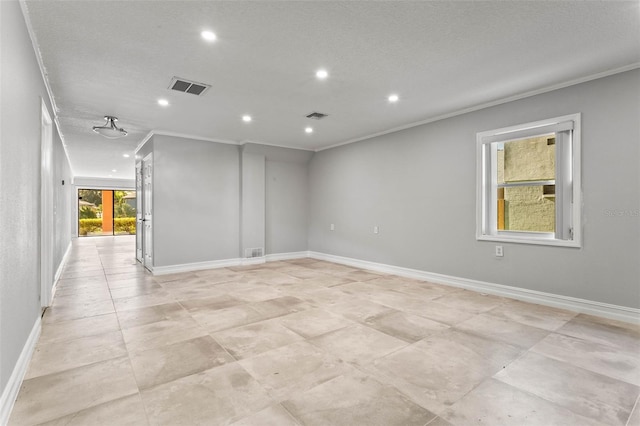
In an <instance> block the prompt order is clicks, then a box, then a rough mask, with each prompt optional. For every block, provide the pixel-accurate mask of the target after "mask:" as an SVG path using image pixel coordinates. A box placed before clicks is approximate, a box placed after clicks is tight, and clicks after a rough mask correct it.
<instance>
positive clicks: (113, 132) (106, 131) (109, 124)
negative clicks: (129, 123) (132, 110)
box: [93, 115, 127, 139]
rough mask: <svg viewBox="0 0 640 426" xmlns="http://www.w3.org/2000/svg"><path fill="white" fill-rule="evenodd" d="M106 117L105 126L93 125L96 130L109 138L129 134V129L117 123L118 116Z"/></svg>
mask: <svg viewBox="0 0 640 426" xmlns="http://www.w3.org/2000/svg"><path fill="white" fill-rule="evenodd" d="M104 119H105V120H106V122H105V123H104V126H93V131H94V132H96V133H97V134H99V135H102V136H104V137H105V138H107V139H118V138H123V137H125V136H127V131H126V130H125V129H123V128H122V127H118V126H117V125H116V121H118V118H117V117H112V116H110V115H105V116H104Z"/></svg>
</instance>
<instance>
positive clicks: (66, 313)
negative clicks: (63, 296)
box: [42, 300, 115, 323]
mask: <svg viewBox="0 0 640 426" xmlns="http://www.w3.org/2000/svg"><path fill="white" fill-rule="evenodd" d="M114 312H115V308H114V307H113V301H111V300H98V301H91V302H84V303H74V304H70V305H55V304H54V305H53V306H52V307H50V308H48V309H47V310H46V312H45V314H44V316H43V317H42V320H43V322H45V323H52V322H57V321H68V320H72V319H78V318H87V317H93V316H96V315H104V314H112V313H114Z"/></svg>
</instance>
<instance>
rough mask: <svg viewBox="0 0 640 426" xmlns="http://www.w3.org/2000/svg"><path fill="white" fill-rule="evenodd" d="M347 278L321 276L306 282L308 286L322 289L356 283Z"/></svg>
mask: <svg viewBox="0 0 640 426" xmlns="http://www.w3.org/2000/svg"><path fill="white" fill-rule="evenodd" d="M354 281H355V280H352V279H350V278H347V277H341V276H336V275H329V274H322V275H321V276H317V277H314V278H309V279H307V280H305V282H306V283H307V284H313V285H319V286H322V287H335V286H337V285H342V284H348V283H351V282H354Z"/></svg>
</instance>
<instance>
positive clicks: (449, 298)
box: [434, 290, 505, 314]
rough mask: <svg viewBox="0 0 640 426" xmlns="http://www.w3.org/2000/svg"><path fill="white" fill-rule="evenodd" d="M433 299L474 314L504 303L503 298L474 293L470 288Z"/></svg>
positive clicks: (441, 303)
mask: <svg viewBox="0 0 640 426" xmlns="http://www.w3.org/2000/svg"><path fill="white" fill-rule="evenodd" d="M434 301H435V302H436V303H438V304H440V305H445V306H448V307H450V308H455V309H460V310H462V311H468V312H472V313H476V314H479V313H482V312H486V311H488V310H490V309H493V308H495V307H497V306H500V305H502V304H503V303H505V299H504V298H502V297H498V296H493V295H491V294H482V293H476V292H475V291H470V290H460V291H456V292H453V293H449V294H447V295H445V296H442V297H439V298H437V299H435V300H434Z"/></svg>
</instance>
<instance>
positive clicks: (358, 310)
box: [326, 298, 398, 322]
mask: <svg viewBox="0 0 640 426" xmlns="http://www.w3.org/2000/svg"><path fill="white" fill-rule="evenodd" d="M326 309H327V310H329V311H331V312H335V313H338V314H341V315H342V316H344V317H346V318H349V319H351V320H353V321H358V322H366V321H367V320H369V319H370V318H373V317H376V316H380V315H385V314H390V313H392V312H398V311H396V310H395V309H392V308H390V307H388V306H384V305H380V304H379V303H374V302H370V301H368V300H363V299H357V298H351V299H346V300H345V301H343V302H338V303H336V304H333V305H331V306H327V307H326Z"/></svg>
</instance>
